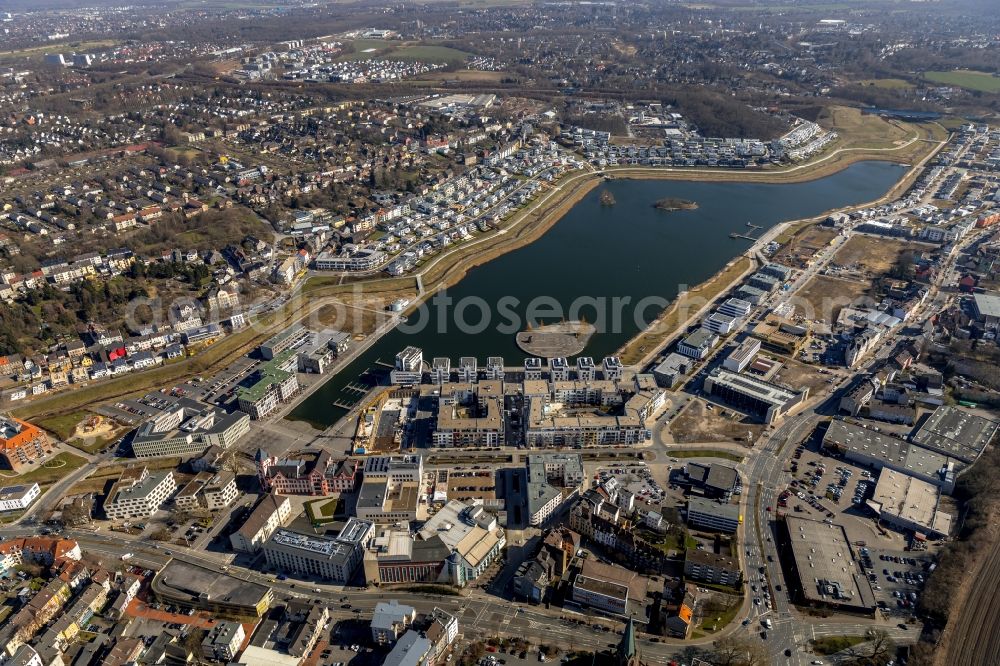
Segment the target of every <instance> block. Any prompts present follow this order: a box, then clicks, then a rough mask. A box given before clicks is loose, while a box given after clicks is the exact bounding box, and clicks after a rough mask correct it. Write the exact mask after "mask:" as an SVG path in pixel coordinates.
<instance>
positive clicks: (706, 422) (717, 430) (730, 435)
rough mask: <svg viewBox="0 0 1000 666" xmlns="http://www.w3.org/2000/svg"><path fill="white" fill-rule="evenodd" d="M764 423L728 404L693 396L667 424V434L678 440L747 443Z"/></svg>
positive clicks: (679, 442)
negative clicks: (721, 404) (685, 407)
mask: <svg viewBox="0 0 1000 666" xmlns="http://www.w3.org/2000/svg"><path fill="white" fill-rule="evenodd" d="M709 407H711V408H710V409H709ZM763 430H764V426H763V425H762V424H760V423H757V422H755V421H754V420H753V419H751V418H750V417H748V416H746V415H744V414H741V413H739V412H736V411H733V410H732V409H729V408H728V407H720V406H719V405H708V404H706V403H705V402H704V401H702V400H692V401H691V402H690V403H689V404H688V407H687V409H685V410H684V411H683V412H681V414H680V416H678V417H677V418H676V419H674V421H673V422H672V423H671V424H670V434H671V435H672V436H673V438H674V441H675V442H677V443H678V444H691V443H702V442H740V443H743V444H746V443H747V439H748V436H749V438H750V439H752V440H753V441H756V440H757V437H758V436H759V435H760V433H761V432H762V431H763Z"/></svg>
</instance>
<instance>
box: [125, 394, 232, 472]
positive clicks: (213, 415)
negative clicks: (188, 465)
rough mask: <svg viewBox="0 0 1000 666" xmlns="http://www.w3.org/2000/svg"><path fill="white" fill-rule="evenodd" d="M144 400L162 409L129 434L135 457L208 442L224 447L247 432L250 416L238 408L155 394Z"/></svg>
mask: <svg viewBox="0 0 1000 666" xmlns="http://www.w3.org/2000/svg"><path fill="white" fill-rule="evenodd" d="M144 400H146V401H155V402H154V405H153V406H154V407H155V408H162V411H160V413H159V414H157V415H156V416H154V417H153V418H151V419H150V420H148V421H146V422H145V423H144V424H142V425H141V426H140V427H139V429H138V430H136V432H135V433H134V434H133V436H132V452H133V453H134V454H135V457H136V458H152V457H155V456H188V455H193V454H196V453H201V452H202V451H204V450H205V449H206V448H208V447H209V446H218V447H221V448H223V449H228V448H229V447H231V446H232V445H233V444H235V443H236V442H237V441H238V440H239V439H240V438H241V437H243V436H244V435H245V434H247V433H248V432H250V417H249V416H248V415H247V414H245V413H243V412H241V411H235V412H232V413H228V414H227V413H226V412H224V411H222V410H220V409H216V408H215V407H210V406H208V405H203V404H201V403H199V402H195V401H194V400H189V399H187V398H173V397H170V396H163V395H159V394H155V397H154V396H147V397H146V398H144Z"/></svg>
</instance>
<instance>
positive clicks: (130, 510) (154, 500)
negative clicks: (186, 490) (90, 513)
mask: <svg viewBox="0 0 1000 666" xmlns="http://www.w3.org/2000/svg"><path fill="white" fill-rule="evenodd" d="M176 489H177V482H176V481H175V480H174V473H173V472H171V471H169V470H167V471H163V472H154V473H153V474H150V473H149V470H148V469H146V467H145V466H143V467H130V468H128V469H126V470H125V471H124V472H122V474H121V476H120V477H119V478H118V481H116V482H115V485H114V486H112V487H111V492H110V493H109V494H108V499H107V500H106V501H105V502H104V513H105V514H107V516H108V519H109V520H127V519H129V518H148V517H149V516H152V515H153V514H154V513H156V512H157V511H159V510H160V507H161V506H162V505H163V503H164V502H166V501H167V498H169V497H170V495H171V493H173V492H174V490H176Z"/></svg>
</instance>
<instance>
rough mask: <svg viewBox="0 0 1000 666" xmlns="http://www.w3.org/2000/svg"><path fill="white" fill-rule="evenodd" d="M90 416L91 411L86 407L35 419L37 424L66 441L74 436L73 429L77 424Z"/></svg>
mask: <svg viewBox="0 0 1000 666" xmlns="http://www.w3.org/2000/svg"><path fill="white" fill-rule="evenodd" d="M88 416H90V412H88V411H87V410H86V409H78V410H75V411H72V412H67V413H66V414H56V415H54V416H46V417H45V418H41V419H38V420H37V421H35V425H37V426H39V427H40V428H44V429H45V430H48V431H49V432H51V433H52V434H54V435H55V436H56V437H58V438H59V439H61V440H62V441H64V442H65V441H66V440H68V439H69V438H70V437H72V436H73V431H74V430H76V426H77V425H79V424H80V422H81V421H83V420H84V419H85V418H87V417H88Z"/></svg>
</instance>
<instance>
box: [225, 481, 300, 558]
mask: <svg viewBox="0 0 1000 666" xmlns="http://www.w3.org/2000/svg"><path fill="white" fill-rule="evenodd" d="M291 515H292V505H291V502H289V501H288V498H287V497H280V496H278V495H265V496H264V498H263V499H262V500H261V501H260V502H259V503H258V504H257V506H256V507H254V510H253V512H252V513H251V514H250V517H249V518H247V519H246V522H244V523H243V525H242V526H241V527H240V528H239V529H238V530H236V531H235V532H233V533H232V534H230V535H229V542H230V543H231V544H232V546H233V550H235V551H236V552H238V553H250V554H253V553H258V552H260V550H261V548H263V546H264V543H265V542H266V541H267V540H268V539H270V538H271V535H272V534H274V532H275V531H276V530H277V529H278V528H279V527H281V526H282V525H284V524H285V522H286V521H287V520H288V518H289V516H291Z"/></svg>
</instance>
